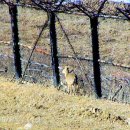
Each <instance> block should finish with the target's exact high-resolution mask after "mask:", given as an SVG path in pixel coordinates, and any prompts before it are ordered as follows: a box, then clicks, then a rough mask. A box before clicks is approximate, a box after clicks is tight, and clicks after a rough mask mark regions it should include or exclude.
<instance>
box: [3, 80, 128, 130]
mask: <svg viewBox="0 0 130 130" xmlns="http://www.w3.org/2000/svg"><path fill="white" fill-rule="evenodd" d="M0 82H1V83H0V128H3V129H2V130H24V128H23V127H24V126H25V124H27V123H31V124H32V125H33V127H32V130H43V129H44V130H51V129H52V130H62V129H63V130H68V129H71V130H129V129H130V125H128V122H127V120H128V118H129V119H130V105H127V104H120V103H115V102H111V101H106V100H95V99H91V98H87V97H85V96H70V95H68V94H66V93H64V92H61V91H58V90H56V89H55V88H53V86H51V87H47V86H46V87H43V86H42V85H38V84H37V85H36V84H30V83H28V84H18V83H17V82H10V81H9V80H6V79H3V78H0ZM129 123H130V122H129ZM9 128H10V129H9Z"/></svg>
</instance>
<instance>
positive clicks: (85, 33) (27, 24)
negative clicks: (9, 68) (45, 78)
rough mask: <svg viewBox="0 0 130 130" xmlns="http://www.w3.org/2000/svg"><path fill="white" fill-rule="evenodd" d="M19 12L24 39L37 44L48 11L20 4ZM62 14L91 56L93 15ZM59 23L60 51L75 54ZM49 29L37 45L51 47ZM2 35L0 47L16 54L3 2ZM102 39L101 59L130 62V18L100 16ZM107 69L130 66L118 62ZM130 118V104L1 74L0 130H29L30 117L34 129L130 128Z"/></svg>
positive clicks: (79, 47)
mask: <svg viewBox="0 0 130 130" xmlns="http://www.w3.org/2000/svg"><path fill="white" fill-rule="evenodd" d="M18 12H19V15H18V20H19V36H20V44H21V45H27V46H33V43H34V42H35V40H36V38H37V36H38V33H39V31H40V29H41V26H42V25H43V23H44V22H45V20H46V14H45V13H44V12H42V11H38V10H34V9H27V8H19V10H18ZM58 16H59V17H60V19H61V22H62V24H63V26H64V28H65V30H66V32H67V34H68V36H69V38H70V41H71V44H72V45H73V47H74V49H75V51H76V53H77V55H78V56H82V57H89V58H92V50H91V31H90V24H89V19H88V18H87V17H85V16H77V15H66V14H59V15H58ZM56 27H57V38H58V51H59V54H62V55H73V53H72V50H71V49H70V47H69V45H68V43H67V41H66V38H65V36H64V34H63V33H62V31H61V29H60V27H59V24H58V22H57V23H56ZM48 31H49V28H47V29H46V30H45V31H44V32H43V35H42V38H41V39H40V41H39V43H38V46H41V47H43V48H44V49H47V50H48V51H50V46H49V32H48ZM0 36H1V37H0V53H1V54H9V55H11V54H12V51H9V50H6V49H5V48H6V47H7V46H8V45H6V44H5V43H7V42H8V41H11V31H10V17H9V14H8V7H7V6H5V5H0ZM1 41H3V42H1ZM99 42H100V54H101V59H102V60H105V61H112V62H115V63H119V64H120V65H125V66H130V22H128V21H123V20H114V19H102V18H100V19H99ZM3 43H4V44H3ZM24 56H28V55H26V54H25V55H24ZM24 58H27V57H24ZM0 63H1V64H2V62H0ZM104 70H105V74H107V75H112V74H115V73H117V75H118V72H120V73H121V74H120V73H119V74H120V75H122V72H126V73H128V74H129V72H130V70H129V69H122V68H117V67H115V68H113V67H106V68H104ZM1 75H2V74H1ZM46 84H47V85H46ZM48 86H49V87H48ZM128 120H130V105H129V104H123V103H122V104H121V103H117V102H111V101H108V100H103V99H102V100H95V99H93V98H88V97H87V96H73V95H68V94H66V93H64V92H62V91H58V90H57V89H55V88H53V86H52V85H50V82H48V83H45V85H44V87H43V85H39V84H31V83H27V84H18V83H17V82H10V79H9V80H7V79H6V78H3V77H2V76H1V77H0V130H24V126H25V124H27V123H31V124H32V125H33V126H32V130H62V129H63V130H130V125H129V124H130V122H128Z"/></svg>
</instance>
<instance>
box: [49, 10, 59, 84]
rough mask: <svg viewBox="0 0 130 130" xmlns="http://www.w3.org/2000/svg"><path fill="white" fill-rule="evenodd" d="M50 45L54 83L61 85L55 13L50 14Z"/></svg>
mask: <svg viewBox="0 0 130 130" xmlns="http://www.w3.org/2000/svg"><path fill="white" fill-rule="evenodd" d="M49 15H50V45H51V64H52V69H53V83H54V86H58V85H59V84H60V75H59V61H58V56H57V53H58V51H57V37H56V27H55V13H54V12H50V13H49Z"/></svg>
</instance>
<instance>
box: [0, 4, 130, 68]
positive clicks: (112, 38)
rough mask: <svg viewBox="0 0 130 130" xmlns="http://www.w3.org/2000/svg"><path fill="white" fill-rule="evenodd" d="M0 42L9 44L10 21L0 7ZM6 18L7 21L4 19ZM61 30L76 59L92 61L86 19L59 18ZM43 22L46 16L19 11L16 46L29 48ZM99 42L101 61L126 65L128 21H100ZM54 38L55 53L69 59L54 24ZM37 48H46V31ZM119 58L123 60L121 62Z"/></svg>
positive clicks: (58, 27)
mask: <svg viewBox="0 0 130 130" xmlns="http://www.w3.org/2000/svg"><path fill="white" fill-rule="evenodd" d="M0 7H1V8H0V11H1V12H2V13H1V15H0V19H1V20H0V28H2V29H1V30H0V34H1V37H0V41H10V40H11V33H10V20H9V19H10V18H9V14H8V8H7V7H6V6H4V5H0ZM5 16H7V17H5ZM59 17H60V19H61V22H62V24H63V27H64V28H65V30H66V32H67V34H68V35H69V38H70V41H71V44H72V45H73V47H74V48H75V51H76V53H77V54H78V55H80V56H88V57H92V53H91V52H92V50H91V31H90V23H89V19H88V18H87V17H85V16H76V15H65V14H59ZM45 20H46V14H45V13H44V12H42V11H36V10H34V9H26V8H19V34H20V39H21V40H20V43H21V44H25V45H32V44H33V43H34V41H35V40H36V38H37V36H38V33H39V31H40V29H41V26H42V25H43V23H44V21H45ZM99 22H100V23H99V41H100V53H101V59H102V60H106V61H113V62H116V63H120V64H123V65H127V66H129V65H130V60H129V56H130V51H129V50H130V44H129V43H130V37H129V34H130V26H129V22H128V21H123V20H122V21H121V20H113V19H105V20H103V19H100V20H99ZM56 25H57V38H58V46H59V53H60V54H65V55H73V54H72V50H71V49H70V47H69V45H68V43H67V41H66V38H65V36H64V34H63V33H62V31H61V29H60V26H59V24H58V23H57V24H56ZM39 45H42V46H44V47H45V48H47V49H50V47H49V30H48V28H47V29H46V30H45V31H44V33H43V36H42V38H41V40H40V41H39ZM122 57H123V58H122Z"/></svg>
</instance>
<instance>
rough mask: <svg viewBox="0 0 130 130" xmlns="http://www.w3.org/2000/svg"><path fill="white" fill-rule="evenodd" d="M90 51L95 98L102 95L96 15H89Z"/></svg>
mask: <svg viewBox="0 0 130 130" xmlns="http://www.w3.org/2000/svg"><path fill="white" fill-rule="evenodd" d="M90 24H91V37H92V53H93V72H94V91H95V95H96V98H101V97H102V91H101V72H100V63H99V59H100V54H99V41H98V17H90Z"/></svg>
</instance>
